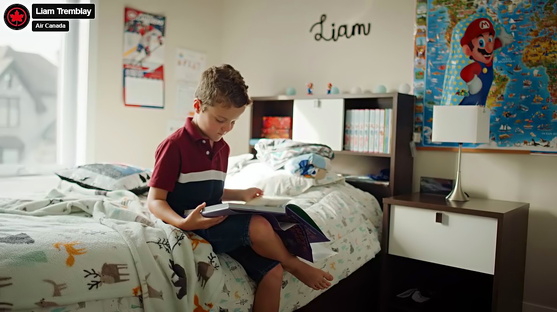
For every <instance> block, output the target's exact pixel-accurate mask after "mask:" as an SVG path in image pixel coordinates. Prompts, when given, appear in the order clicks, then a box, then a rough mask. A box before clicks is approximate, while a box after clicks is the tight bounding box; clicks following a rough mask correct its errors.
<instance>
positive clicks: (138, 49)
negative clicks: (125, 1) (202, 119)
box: [123, 8, 166, 108]
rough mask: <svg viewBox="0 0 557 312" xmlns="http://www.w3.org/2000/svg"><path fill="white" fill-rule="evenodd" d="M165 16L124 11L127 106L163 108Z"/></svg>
mask: <svg viewBox="0 0 557 312" xmlns="http://www.w3.org/2000/svg"><path fill="white" fill-rule="evenodd" d="M165 23H166V20H165V17H164V16H159V15H153V14H149V13H145V12H142V11H139V10H135V9H131V8H126V9H125V12H124V51H123V63H124V64H123V67H124V68H123V70H124V101H125V105H126V106H149V107H159V108H162V107H163V104H164V103H163V101H164V99H163V94H164V84H163V79H164V47H165V42H164V40H165V38H164V33H165Z"/></svg>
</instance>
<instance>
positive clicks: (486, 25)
mask: <svg viewBox="0 0 557 312" xmlns="http://www.w3.org/2000/svg"><path fill="white" fill-rule="evenodd" d="M490 27H491V25H490V24H489V22H488V21H481V22H480V28H481V29H489V28H490Z"/></svg>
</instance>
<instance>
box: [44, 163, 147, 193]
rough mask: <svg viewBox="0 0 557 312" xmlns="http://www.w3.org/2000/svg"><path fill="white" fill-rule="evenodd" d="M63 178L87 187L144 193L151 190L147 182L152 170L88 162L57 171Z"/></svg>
mask: <svg viewBox="0 0 557 312" xmlns="http://www.w3.org/2000/svg"><path fill="white" fill-rule="evenodd" d="M55 173H56V175H58V176H59V177H60V178H61V179H62V180H66V181H69V182H73V183H76V184H78V185H80V186H82V187H85V188H92V189H97V190H103V191H115V190H128V191H131V192H133V193H135V194H143V193H145V192H147V191H148V190H149V186H148V185H147V183H148V182H149V180H150V179H151V172H150V171H148V170H145V169H142V168H138V167H133V166H129V165H124V164H109V163H104V164H103V163H99V164H86V165H82V166H78V167H74V168H68V169H63V170H59V171H57V172H55Z"/></svg>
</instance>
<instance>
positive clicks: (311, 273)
mask: <svg viewBox="0 0 557 312" xmlns="http://www.w3.org/2000/svg"><path fill="white" fill-rule="evenodd" d="M282 265H283V267H284V269H285V270H286V271H288V272H290V273H292V275H294V276H296V278H298V279H299V280H300V281H302V283H304V284H306V285H307V286H308V287H310V288H313V289H315V290H322V289H326V288H329V286H331V282H330V281H332V280H333V276H332V275H331V274H329V273H327V272H325V271H323V270H321V269H318V268H314V267H312V266H311V265H309V264H307V263H305V262H302V261H301V260H300V259H298V258H295V260H293V261H291V263H288V264H284V263H283V264H282Z"/></svg>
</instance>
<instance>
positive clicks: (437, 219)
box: [435, 212, 443, 223]
mask: <svg viewBox="0 0 557 312" xmlns="http://www.w3.org/2000/svg"><path fill="white" fill-rule="evenodd" d="M435 222H436V223H443V214H442V213H441V212H436V213H435Z"/></svg>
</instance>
